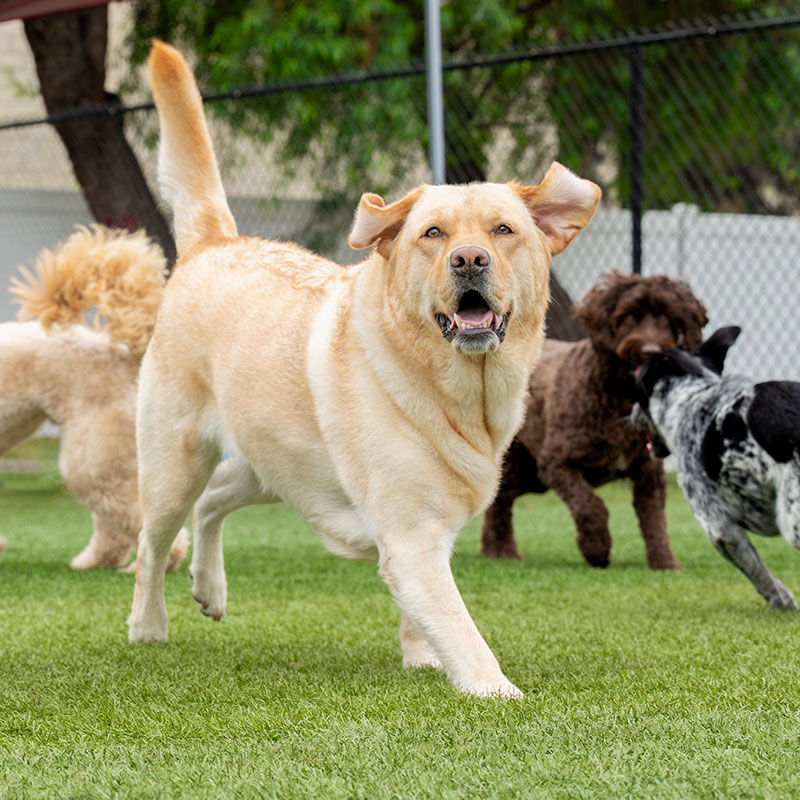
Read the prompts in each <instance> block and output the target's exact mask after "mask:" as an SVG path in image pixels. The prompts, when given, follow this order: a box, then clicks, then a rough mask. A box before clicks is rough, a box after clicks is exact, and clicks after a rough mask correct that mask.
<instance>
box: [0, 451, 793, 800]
mask: <svg viewBox="0 0 800 800" xmlns="http://www.w3.org/2000/svg"><path fill="white" fill-rule="evenodd" d="M37 448H38V449H37ZM17 454H19V455H21V456H23V457H26V458H38V459H40V460H42V461H43V463H44V464H45V467H46V470H45V472H44V473H42V474H39V475H9V474H3V475H0V481H2V484H3V485H2V486H0V509H1V510H2V523H1V524H0V533H2V534H3V535H5V536H6V537H7V539H8V541H9V544H8V549H7V551H6V553H5V555H4V556H2V558H0V797H3V798H51V797H53V798H55V797H58V798H112V797H119V798H173V797H175V798H177V797H182V798H183V797H185V798H228V797H231V798H251V797H253V798H257V797H258V798H260V797H281V798H284V797H286V798H294V797H297V798H307V797H314V798H361V797H363V798H413V797H436V798H457V797H464V798H473V797H474V798H478V797H480V798H483V797H487V798H488V797H498V798H516V797H524V798H565V799H566V798H570V799H571V798H626V797H630V798H695V797H696V798H722V797H737V798H738V797H742V798H744V797H746V798H762V797H763V798H787V797H790V796H798V795H800V770H799V769H798V766H797V754H798V752H800V710H798V709H799V706H800V688H799V687H798V679H797V672H798V670H797V654H798V647H797V643H798V636H799V634H800V614H798V613H793V612H776V611H771V610H770V609H769V608H768V607H767V606H766V604H765V603H764V602H763V601H762V600H761V598H760V597H758V595H757V594H756V592H755V590H754V589H753V588H752V587H751V586H750V584H749V582H748V581H747V580H746V579H745V578H744V577H743V576H742V575H740V574H739V573H738V572H737V571H736V570H735V569H734V568H733V567H732V566H731V565H730V564H728V563H726V562H725V561H723V559H722V558H721V557H720V556H719V555H718V554H717V553H716V552H715V551H714V550H713V548H712V547H711V545H710V544H709V543H708V542H707V541H706V540H705V537H704V535H703V534H702V532H701V530H700V528H699V526H698V525H697V523H696V522H695V521H694V519H693V518H692V516H691V513H690V512H689V510H688V507H687V506H686V503H685V502H684V500H683V497H682V496H681V494H680V491H679V490H678V489H677V488H676V487H675V486H674V484H673V485H671V486H670V495H669V498H670V499H669V506H668V517H669V522H670V531H671V535H672V541H673V547H674V550H675V553H676V555H677V557H678V558H679V559H680V560H681V561H682V562H683V564H684V566H685V570H684V571H683V572H671V573H656V572H651V571H649V570H648V569H647V568H646V567H645V564H644V551H643V546H642V542H641V539H640V537H639V535H638V532H637V528H636V522H635V517H634V515H633V511H632V508H631V504H630V490H629V487H628V486H627V485H625V484H622V483H621V484H614V485H611V486H608V487H606V488H605V489H603V490H602V491H601V494H602V496H603V498H604V499H605V500H606V502H607V504H608V505H609V508H610V511H611V524H612V534H613V537H614V549H613V553H612V565H611V567H609V568H608V569H607V570H594V569H591V568H589V567H587V566H586V565H585V564H584V563H583V561H582V559H581V557H580V555H579V553H578V551H577V548H576V547H575V544H574V542H573V539H574V531H573V526H572V522H571V519H570V517H569V515H568V513H567V511H566V509H565V508H564V506H563V505H562V504H561V503H560V502H559V501H558V499H557V498H555V497H554V496H552V495H546V496H532V495H529V496H527V497H525V498H522V499H521V500H520V501H518V503H517V506H516V510H515V522H516V529H517V538H518V541H519V544H520V547H521V549H522V551H523V553H524V554H525V556H526V560H525V561H524V562H522V563H507V562H493V561H488V560H486V559H484V558H482V557H480V556H479V555H478V554H477V551H478V524H477V522H473V523H472V524H471V525H470V526H469V527H468V528H467V530H466V531H465V532H464V533H463V534H462V536H461V538H460V539H459V543H458V546H457V550H456V553H455V556H454V558H453V568H454V573H455V575H456V580H457V581H458V584H459V586H460V588H461V590H462V593H463V595H464V598H465V600H466V602H467V605H468V606H469V608H470V611H471V612H472V614H473V617H474V619H475V621H476V622H477V624H478V626H479V628H480V629H481V631H482V632H483V633H484V635H485V636H486V638H487V640H488V641H489V643H490V645H491V646H492V648H493V649H494V651H495V653H496V654H497V656H498V658H499V660H500V663H501V665H502V666H503V669H504V671H505V672H506V674H507V675H508V676H509V678H510V679H511V680H513V681H514V682H515V683H516V684H517V685H518V686H519V687H520V688H521V689H522V690H523V691H524V692H525V693H526V694H525V699H524V700H521V701H503V700H491V699H487V700H478V699H473V698H468V697H465V696H462V695H460V694H459V693H458V692H457V691H456V690H455V689H453V688H452V687H451V686H450V685H449V683H448V682H447V680H446V678H445V677H444V676H443V675H441V674H440V673H437V672H434V671H433V670H421V671H404V670H403V669H402V667H401V663H400V651H399V644H398V641H397V626H398V623H399V612H398V611H397V609H396V607H395V605H394V603H393V601H392V599H391V597H390V595H389V592H388V590H387V589H386V587H385V586H384V585H383V584H382V583H381V581H380V580H379V579H378V577H377V575H376V571H375V567H374V566H372V565H369V564H361V563H356V562H348V561H344V560H342V559H339V558H336V557H335V556H332V555H329V554H328V553H326V552H325V550H324V549H323V548H322V546H321V545H320V543H319V542H318V541H317V539H316V537H315V536H314V534H313V533H312V532H311V530H310V529H309V527H308V526H307V525H306V523H305V522H304V521H303V520H302V519H301V518H300V517H299V516H297V515H296V514H294V513H292V512H290V511H288V510H287V509H285V508H284V507H283V506H280V505H275V506H265V507H260V508H249V509H243V510H241V511H239V512H237V513H236V514H234V515H233V516H232V517H231V518H230V519H229V521H228V523H227V527H226V542H225V556H226V562H227V563H226V566H227V571H228V581H229V604H228V616H227V617H226V618H225V619H224V620H223V621H222V622H221V623H218V624H217V623H214V622H213V621H211V620H209V619H206V618H205V617H203V616H202V615H201V614H200V613H199V612H198V611H197V610H196V608H195V604H194V601H193V600H192V597H191V593H190V585H191V582H190V579H189V577H188V572H187V565H186V564H184V565H183V566H182V567H181V569H180V570H179V572H178V573H177V574H174V575H170V576H168V579H167V607H168V610H169V612H170V641H169V643H168V644H166V645H137V646H132V645H129V644H128V642H127V630H126V626H125V617H126V615H127V612H128V609H129V607H130V601H131V596H132V590H133V577H132V576H131V575H125V574H120V573H118V572H116V571H114V570H93V571H90V572H75V571H72V570H70V569H69V566H68V562H69V558H70V557H71V556H72V555H74V554H75V553H77V552H78V551H79V550H80V549H81V548H82V547H83V546H84V545H85V543H86V541H87V540H88V536H89V531H90V520H89V514H88V512H87V511H86V510H85V509H82V508H80V507H79V506H77V505H76V504H75V503H74V502H73V501H72V500H71V499H70V498H69V497H68V496H67V495H66V494H65V493H64V491H63V489H61V487H60V484H59V482H58V479H57V476H56V475H55V472H54V470H55V456H54V453H53V447H52V445H49V444H47V443H44V444H42V443H41V442H37V441H33V442H29V443H27V444H26V445H24V446H23V447H22V448H21V449H18V451H17ZM755 538H756V546H757V547H758V549H759V551H760V552H761V554H762V556H763V557H764V559H765V560H766V562H767V563H768V565H769V566H770V568H771V569H772V570H773V571H774V572H775V573H776V574H777V575H778V576H779V577H780V578H781V579H782V580H783V581H784V582H785V583H786V584H787V585H788V586H789V587H790V588H792V589H794V590H795V592H796V593H797V592H798V590H800V553H797V552H795V551H793V550H792V549H791V548H789V547H788V546H787V545H785V544H784V543H783V542H781V541H777V540H764V539H761V538H760V537H755Z"/></svg>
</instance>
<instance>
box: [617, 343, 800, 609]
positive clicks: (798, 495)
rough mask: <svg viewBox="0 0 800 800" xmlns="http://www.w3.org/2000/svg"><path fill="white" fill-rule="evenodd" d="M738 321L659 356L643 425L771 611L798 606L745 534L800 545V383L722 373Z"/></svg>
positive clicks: (648, 371)
mask: <svg viewBox="0 0 800 800" xmlns="http://www.w3.org/2000/svg"><path fill="white" fill-rule="evenodd" d="M740 332H741V329H740V328H737V327H729V328H720V329H719V330H718V331H716V332H715V333H714V334H713V335H712V336H711V337H710V338H709V339H707V340H706V341H705V342H703V344H702V345H700V347H699V348H698V349H697V350H695V351H694V352H693V353H686V352H684V351H681V350H670V351H668V352H667V353H664V354H663V355H658V356H654V357H653V358H651V359H650V360H649V361H647V362H646V363H645V364H644V366H643V367H642V368H641V370H640V372H639V374H638V376H637V387H636V388H637V400H638V403H637V406H635V407H634V411H633V415H632V419H633V422H634V423H635V424H642V422H643V421H644V420H647V422H649V424H650V428H651V431H652V433H653V445H654V447H653V452H654V455H656V456H657V457H659V458H664V457H666V456H667V455H668V454H669V453H670V452H673V453H675V455H676V456H677V459H678V483H679V484H680V486H681V489H683V492H684V494H685V495H686V499H687V500H688V501H689V505H690V506H691V508H692V511H693V512H694V515H695V516H696V517H697V519H698V521H699V522H700V524H701V525H702V526H703V529H704V530H705V532H706V534H707V535H708V538H709V539H711V541H712V543H713V544H714V546H715V547H716V548H717V550H719V552H720V553H722V555H723V556H725V558H727V559H728V560H730V561H732V562H733V563H734V564H735V565H736V566H737V567H738V568H739V569H740V570H741V571H742V572H744V574H745V575H747V577H748V578H749V579H750V581H751V583H752V584H753V586H755V588H756V590H757V591H758V593H759V594H760V595H761V596H762V597H763V598H764V599H765V600H766V601H767V602H768V603H769V605H770V606H771V607H772V608H798V605H797V603H796V602H795V599H794V597H793V596H792V593H791V592H790V591H789V590H788V589H787V588H786V587H785V586H784V585H783V584H782V583H781V582H780V581H779V580H778V579H777V578H776V577H774V576H773V575H772V574H771V573H770V572H769V570H768V569H767V568H766V566H765V565H764V562H763V561H762V560H761V558H760V557H759V555H758V553H757V552H756V550H755V548H754V547H753V545H752V544H751V543H750V540H749V538H748V536H747V533H746V531H748V530H749V531H752V532H753V533H759V534H763V535H765V536H777V535H778V534H780V535H781V536H783V538H784V539H786V541H787V542H789V544H791V545H792V546H794V547H798V548H800V383H795V382H793V381H768V382H766V383H756V384H754V383H753V382H752V381H751V380H748V379H747V378H745V377H742V376H740V375H726V376H725V377H723V376H722V367H723V364H724V362H725V356H726V355H727V352H728V348H729V347H730V346H731V345H732V344H733V343H734V342H735V341H736V338H737V337H738V336H739V333H740Z"/></svg>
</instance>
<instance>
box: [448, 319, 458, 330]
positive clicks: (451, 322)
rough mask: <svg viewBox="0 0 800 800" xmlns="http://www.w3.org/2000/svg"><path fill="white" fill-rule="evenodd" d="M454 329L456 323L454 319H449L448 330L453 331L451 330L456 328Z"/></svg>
mask: <svg viewBox="0 0 800 800" xmlns="http://www.w3.org/2000/svg"><path fill="white" fill-rule="evenodd" d="M456 327H458V325H457V323H456V321H455V320H454V319H451V320H450V330H453V328H456Z"/></svg>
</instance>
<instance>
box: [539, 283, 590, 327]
mask: <svg viewBox="0 0 800 800" xmlns="http://www.w3.org/2000/svg"><path fill="white" fill-rule="evenodd" d="M571 308H572V300H570V298H569V295H568V294H567V293H566V291H564V288H563V287H562V286H561V284H560V283H559V282H558V279H557V278H556V276H555V275H553V273H552V272H551V273H550V306H549V308H548V309H547V338H548V339H561V340H562V341H564V342H577V341H578V340H579V339H584V338H585V337H586V334H585V333H584V332H583V331H582V330H581V329H580V327H579V326H578V323H577V322H575V320H574V319H572V314H571V313H570V309H571Z"/></svg>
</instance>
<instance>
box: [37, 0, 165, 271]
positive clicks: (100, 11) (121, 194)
mask: <svg viewBox="0 0 800 800" xmlns="http://www.w3.org/2000/svg"><path fill="white" fill-rule="evenodd" d="M25 35H26V36H27V38H28V43H29V44H30V47H31V50H32V51H33V56H34V59H35V61H36V71H37V73H38V75H39V84H40V86H41V91H42V98H43V99H44V104H45V107H46V108H47V112H48V114H56V113H58V112H60V111H66V110H70V109H81V108H92V107H95V106H99V105H103V104H105V103H108V102H110V101H113V100H115V99H116V98H115V97H114V96H113V95H111V94H109V93H107V92H106V91H105V86H104V83H105V57H106V44H107V35H108V13H107V8H106V7H105V6H100V7H96V8H91V9H87V10H85V11H73V12H70V13H66V14H57V15H53V16H49V17H38V18H35V19H26V20H25ZM54 126H55V129H56V131H57V132H58V135H59V136H60V137H61V140H62V141H63V142H64V146H65V147H66V148H67V153H68V155H69V158H70V161H71V162H72V168H73V170H74V172H75V177H76V178H77V180H78V183H79V184H80V187H81V190H82V191H83V196H84V197H85V198H86V202H87V204H88V206H89V209H90V211H91V213H92V215H93V216H94V218H95V219H96V220H97V221H98V222H101V223H103V224H104V225H108V226H110V227H117V228H127V229H128V230H131V231H133V230H136V229H137V228H140V227H141V228H144V229H145V230H146V231H147V233H148V235H149V236H150V237H151V238H152V239H154V240H155V241H157V242H158V243H159V244H160V245H161V247H162V248H163V250H164V254H165V255H166V257H167V260H168V262H169V263H170V264H172V263H173V262H174V261H175V243H174V241H173V239H172V235H171V234H170V230H169V226H168V225H167V223H166V221H165V220H164V217H163V216H162V215H161V213H160V212H159V210H158V208H157V207H156V204H155V201H154V200H153V195H152V194H151V192H150V189H149V187H148V185H147V182H146V181H145V178H144V175H143V174H142V170H141V167H140V166H139V162H138V161H137V159H136V155H135V154H134V152H133V150H132V149H131V147H130V145H129V144H128V142H127V140H126V139H125V132H124V130H123V127H122V120H121V118H120V117H119V116H108V115H105V116H98V117H86V118H83V119H76V120H70V121H66V122H57V123H54Z"/></svg>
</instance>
